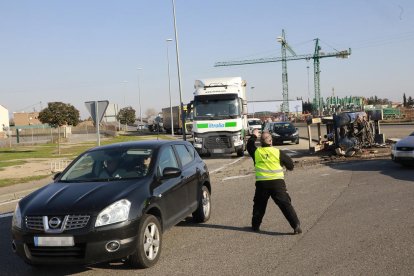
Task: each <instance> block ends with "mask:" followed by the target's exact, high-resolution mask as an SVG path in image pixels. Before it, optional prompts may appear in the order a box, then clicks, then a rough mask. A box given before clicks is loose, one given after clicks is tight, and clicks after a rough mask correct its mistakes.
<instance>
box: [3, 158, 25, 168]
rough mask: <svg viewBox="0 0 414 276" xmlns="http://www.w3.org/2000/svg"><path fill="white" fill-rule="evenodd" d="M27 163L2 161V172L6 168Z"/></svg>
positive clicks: (22, 161) (23, 161)
mask: <svg viewBox="0 0 414 276" xmlns="http://www.w3.org/2000/svg"><path fill="white" fill-rule="evenodd" d="M24 163H27V162H26V161H25V160H11V161H0V171H2V170H4V168H5V167H10V166H18V165H22V164H24Z"/></svg>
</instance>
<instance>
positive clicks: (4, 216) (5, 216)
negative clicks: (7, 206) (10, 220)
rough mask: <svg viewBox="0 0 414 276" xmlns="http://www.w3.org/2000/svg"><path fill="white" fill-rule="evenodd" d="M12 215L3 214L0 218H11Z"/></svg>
mask: <svg viewBox="0 0 414 276" xmlns="http://www.w3.org/2000/svg"><path fill="white" fill-rule="evenodd" d="M12 216H13V213H5V214H0V218H7V217H12Z"/></svg>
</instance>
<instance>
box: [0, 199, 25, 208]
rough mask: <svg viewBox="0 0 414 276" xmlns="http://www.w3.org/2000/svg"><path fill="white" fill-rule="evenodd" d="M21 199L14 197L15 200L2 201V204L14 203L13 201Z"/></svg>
mask: <svg viewBox="0 0 414 276" xmlns="http://www.w3.org/2000/svg"><path fill="white" fill-rule="evenodd" d="M19 200H20V198H18V199H14V200H9V201H6V202H2V203H0V206H1V205H6V204H10V203H13V202H16V201H19Z"/></svg>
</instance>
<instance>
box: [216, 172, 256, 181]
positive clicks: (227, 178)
mask: <svg viewBox="0 0 414 276" xmlns="http://www.w3.org/2000/svg"><path fill="white" fill-rule="evenodd" d="M252 175H253V174H246V175H236V176H229V177H225V178H223V179H222V180H221V181H225V180H230V179H237V178H243V177H249V176H252Z"/></svg>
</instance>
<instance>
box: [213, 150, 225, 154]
mask: <svg viewBox="0 0 414 276" xmlns="http://www.w3.org/2000/svg"><path fill="white" fill-rule="evenodd" d="M213 153H224V149H213Z"/></svg>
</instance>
